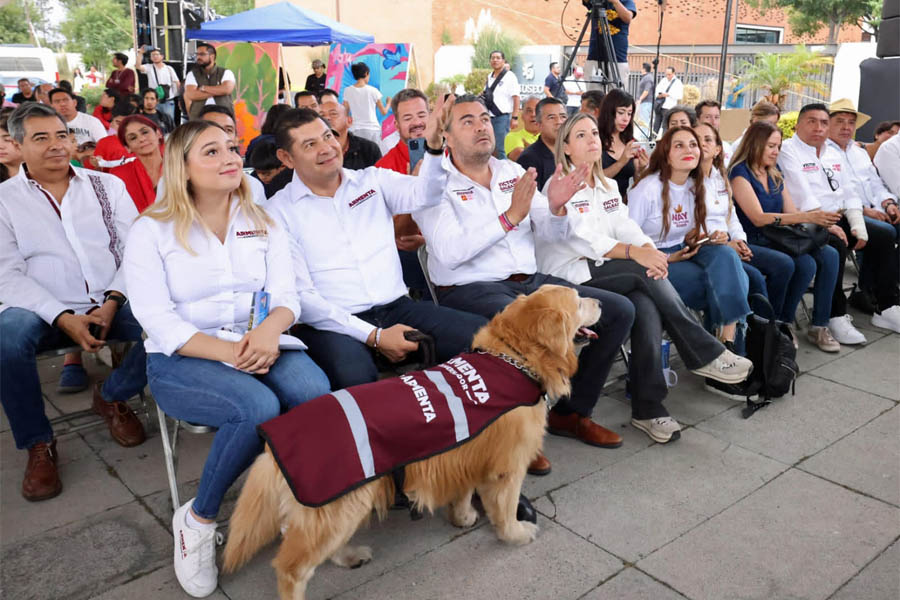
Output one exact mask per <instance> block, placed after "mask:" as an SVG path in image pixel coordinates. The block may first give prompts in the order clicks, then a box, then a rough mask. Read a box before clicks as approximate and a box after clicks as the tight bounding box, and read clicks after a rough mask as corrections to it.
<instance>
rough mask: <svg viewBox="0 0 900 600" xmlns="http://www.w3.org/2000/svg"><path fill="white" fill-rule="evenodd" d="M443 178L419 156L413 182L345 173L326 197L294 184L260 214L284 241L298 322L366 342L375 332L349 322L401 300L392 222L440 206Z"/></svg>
mask: <svg viewBox="0 0 900 600" xmlns="http://www.w3.org/2000/svg"><path fill="white" fill-rule="evenodd" d="M446 181H447V174H446V173H445V172H444V170H443V169H442V168H441V161H440V158H439V157H437V156H432V155H431V154H426V155H425V158H424V160H423V161H422V168H421V170H420V172H419V175H418V177H412V176H409V175H401V174H400V173H395V172H394V171H390V170H388V169H379V168H377V167H369V168H367V169H363V170H360V171H353V170H350V169H344V170H343V173H342V175H341V185H340V187H338V189H337V192H336V193H335V195H334V197H333V198H327V197H322V196H317V195H315V194H313V192H312V191H310V189H309V188H308V187H307V186H306V184H304V183H303V181H301V180H300V178H299V177H298V176H297V174H296V173H294V179H293V180H292V181H291V183H290V184H288V185H287V186H286V187H285V188H284V189H282V190H281V191H279V192H278V193H277V194H275V195H274V196H272V198H270V199H269V201H268V203H267V204H266V210H268V211H269V213H270V214H272V215H273V216H274V217H275V218H276V219H278V220H279V221H281V223H283V224H284V227H285V229H286V231H287V232H288V236H289V237H290V242H291V255H292V257H293V261H294V271H295V273H296V278H297V286H296V287H297V290H298V292H299V294H300V304H301V306H302V307H303V322H304V323H306V324H308V325H311V326H312V327H315V328H317V329H322V330H326V331H334V332H336V333H342V334H344V335H349V336H351V337H353V338H354V339H357V340H359V341H361V342H365V341H366V339H367V338H368V336H369V334H370V333H371V331H372V330H373V329H375V327H374V326H373V325H371V324H369V323H366V322H365V321H363V320H362V319H359V318H357V317H355V316H353V315H355V314H357V313H360V312H363V311H366V310H369V309H370V308H372V307H374V306H381V305H383V304H388V303H390V302H393V301H394V300H396V299H397V298H399V297H401V296H403V295H405V294H406V293H407V289H406V286H405V285H404V283H403V271H402V269H401V267H400V257H399V255H398V254H397V246H396V242H395V241H394V220H393V215H399V214H407V213H411V212H413V211H415V210H418V209H420V208H425V207H428V206H433V205H435V204H437V203H438V202H440V200H441V192H442V191H443V189H444V187H445V184H446Z"/></svg>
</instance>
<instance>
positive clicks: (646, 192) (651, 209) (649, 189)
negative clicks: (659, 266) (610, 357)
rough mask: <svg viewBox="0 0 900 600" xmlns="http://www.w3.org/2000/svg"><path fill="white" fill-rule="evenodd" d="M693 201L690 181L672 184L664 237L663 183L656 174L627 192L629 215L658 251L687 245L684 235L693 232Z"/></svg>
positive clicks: (692, 188) (670, 183)
mask: <svg viewBox="0 0 900 600" xmlns="http://www.w3.org/2000/svg"><path fill="white" fill-rule="evenodd" d="M694 201H695V198H694V183H693V182H692V181H691V180H690V179H688V180H687V181H686V182H685V183H684V184H682V185H677V184H675V183H673V182H672V181H669V231H668V233H666V234H665V235H663V218H662V182H661V181H660V180H659V174H658V173H654V174H653V175H649V176H647V177H645V178H644V179H642V180H641V181H639V182H638V184H637V185H636V186H634V187H633V188H631V190H630V191H629V192H628V215H629V216H630V217H631V218H632V219H634V222H635V223H637V224H638V226H639V227H640V228H641V229H642V230H643V231H644V233H646V234H647V236H649V237H650V239H651V240H653V243H654V244H656V246H657V247H658V248H669V247H671V246H675V245H676V244H680V243H682V242H684V236H685V235H686V234H687V232H689V231H690V230H691V229H693V227H694Z"/></svg>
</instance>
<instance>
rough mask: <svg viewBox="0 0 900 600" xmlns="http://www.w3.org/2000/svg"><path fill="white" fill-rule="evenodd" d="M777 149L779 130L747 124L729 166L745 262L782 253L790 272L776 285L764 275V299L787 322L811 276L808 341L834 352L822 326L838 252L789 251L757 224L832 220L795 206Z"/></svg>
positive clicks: (760, 263) (759, 262)
mask: <svg viewBox="0 0 900 600" xmlns="http://www.w3.org/2000/svg"><path fill="white" fill-rule="evenodd" d="M780 149H781V130H780V129H778V127H776V126H775V125H773V124H772V123H770V122H768V121H763V120H760V121H757V122H756V123H753V124H752V125H750V127H749V128H748V129H747V131H746V132H745V134H744V138H743V140H742V142H741V144H740V145H739V146H738V147H737V148H736V149H735V155H734V158H733V159H732V162H731V166H730V167H729V171H728V176H729V178H730V179H731V186H732V189H733V192H734V201H735V204H736V212H737V216H738V218H739V219H740V221H741V225H742V226H743V228H744V231H745V232H746V233H747V242H748V245H749V246H750V250H751V252H753V256H752V258H751V264H753V265H755V266H757V267H758V268H760V269H761V270H764V269H765V268H766V267H765V265H764V264H763V263H767V262H772V263H774V262H775V261H776V260H777V261H780V262H784V258H783V257H782V256H778V255H783V256H784V257H787V258H788V259H789V260H790V261H791V262H792V263H793V265H792V267H793V272H792V273H791V275H790V277H789V279H788V280H787V285H786V286H782V283H783V281H784V280H783V279H774V278H768V279H767V280H766V285H767V289H768V293H769V302H770V303H771V304H772V307H773V308H774V310H775V317H776V318H777V319H778V320H779V321H784V322H786V323H791V322H792V321H794V318H795V315H796V314H797V306H798V305H799V304H800V300H801V299H802V298H803V294H804V293H805V292H806V290H807V289H808V287H809V283H810V281H812V279H813V277H815V284H814V287H813V302H814V304H813V314H812V323H811V324H810V327H809V331H808V332H807V335H808V338H809V341H810V342H811V343H813V344H815V345H816V346H818V348H819V349H820V350H823V351H825V352H837V351H839V350H840V344H838V342H837V341H836V340H835V339H834V337H833V336H832V335H831V332H830V331H829V329H828V322H829V317H830V315H831V299H832V296H833V294H834V286H835V283H836V281H837V274H838V252H837V250H835V249H834V248H833V247H831V246H829V245H825V246H823V247H821V248H816V249H814V250H812V251H810V252H808V253H806V254H802V255H800V256H796V257H793V256H789V255H787V254H784V253H782V252H780V251H778V250H776V249H775V248H773V247H772V245H771V243H770V242H769V240H768V238H766V237H765V236H764V235H763V233H762V231H761V229H762V227H764V226H766V225H795V224H799V223H812V224H814V225H819V226H821V227H826V228H827V227H830V226H832V225H834V224H835V223H837V221H838V219H840V215H839V214H838V213H836V212H830V211H825V210H822V209H821V208H815V209H812V210H809V211H805V212H803V211H800V210H799V209H798V208H797V205H796V204H795V203H794V200H793V198H792V196H791V192H790V191H789V190H788V188H787V187H786V186H785V183H784V178H783V175H782V172H781V170H780V169H779V167H778V162H779V152H780Z"/></svg>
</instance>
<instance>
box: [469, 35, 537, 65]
mask: <svg viewBox="0 0 900 600" xmlns="http://www.w3.org/2000/svg"><path fill="white" fill-rule="evenodd" d="M523 43H524V42H523V41H522V40H520V39H519V38H517V37H515V36H514V35H511V34H508V33H504V32H503V31H501V30H500V28H498V27H487V28H485V29H482V30H481V32H479V34H478V39H477V40H475V44H473V46H474V48H475V54H473V55H472V68H473V69H489V68H490V66H491V52H493V51H494V50H500V51H501V52H503V55H504V56H505V57H506V62H508V63H509V64H512V63H513V61H514V60H515V58H516V57H517V56H518V55H519V49H520V48H521V47H522V45H523Z"/></svg>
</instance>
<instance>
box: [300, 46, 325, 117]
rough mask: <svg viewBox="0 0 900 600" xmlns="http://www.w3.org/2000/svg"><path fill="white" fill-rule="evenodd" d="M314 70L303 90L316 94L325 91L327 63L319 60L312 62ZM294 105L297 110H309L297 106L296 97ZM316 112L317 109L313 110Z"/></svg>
mask: <svg viewBox="0 0 900 600" xmlns="http://www.w3.org/2000/svg"><path fill="white" fill-rule="evenodd" d="M312 70H313V72H312V73H311V74H310V75H309V76H308V77H307V78H306V83H305V84H304V85H303V89H305V90H306V91H307V92H312V93H313V94H316V93H317V92H319V91H321V90H324V89H325V63H323V62H322V61H321V60H319V59H318V58H317V59H316V60H314V61H312ZM294 105H295V106H296V108H307V107H303V106H297V103H296V97H295V102H294ZM313 110H315V108H313Z"/></svg>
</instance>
